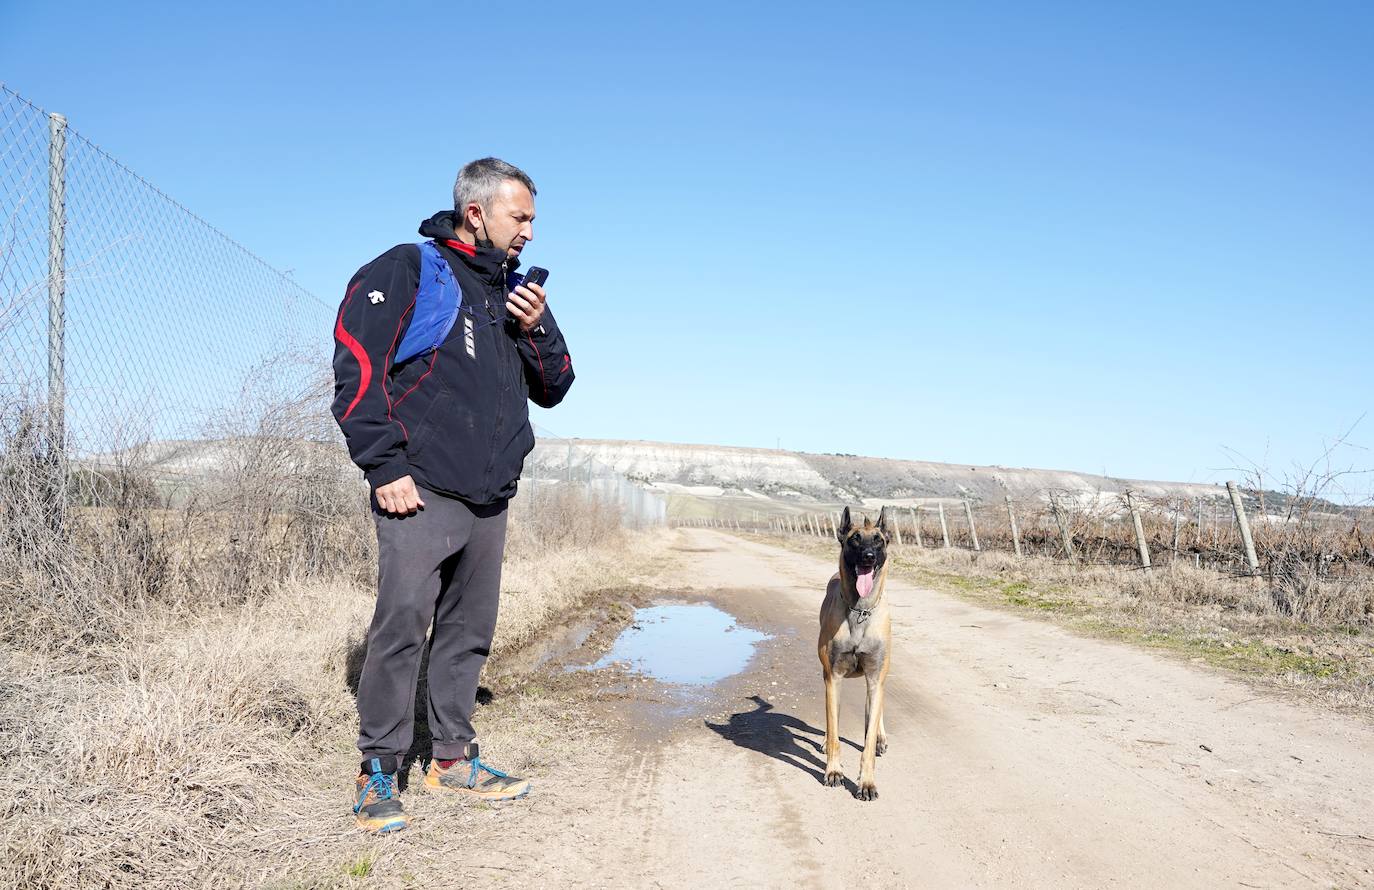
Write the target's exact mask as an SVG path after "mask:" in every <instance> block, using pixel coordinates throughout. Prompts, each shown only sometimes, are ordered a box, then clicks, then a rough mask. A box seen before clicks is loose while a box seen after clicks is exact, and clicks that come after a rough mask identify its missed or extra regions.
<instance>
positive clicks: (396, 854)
mask: <svg viewBox="0 0 1374 890" xmlns="http://www.w3.org/2000/svg"><path fill="white" fill-rule="evenodd" d="M677 534H678V535H679V536H680V543H679V544H678V547H677V549H676V553H675V556H674V565H673V567H672V569H671V570H670V571H668V572H666V573H665V574H663V575H661V576H660V577H657V578H653V579H652V583H651V585H650V586H649V587H646V588H642V589H638V590H636V591H634V592H633V593H632V594H631V595H628V596H625V597H617V596H615V595H611V596H610V599H611V601H612V604H611V605H608V604H607V602H606V601H605V600H604V599H603V600H602V601H601V602H600V604H599V605H593V606H592V607H590V608H591V611H590V612H587V613H583V614H584V617H585V615H588V614H590V615H592V616H593V617H595V616H602V615H604V616H606V617H605V620H604V622H603V624H604V626H601V627H599V628H598V630H597V632H596V633H595V634H594V635H593V637H592V638H591V639H590V640H589V641H588V644H587V645H588V646H591V647H592V649H593V650H596V651H600V650H601V648H604V646H606V645H609V642H610V640H611V638H612V637H613V630H614V629H615V628H616V627H618V626H620V624H623V621H624V620H625V618H626V617H627V613H625V612H621V611H616V612H614V613H612V612H607V611H606V610H608V609H612V610H614V609H618V607H617V606H615V605H614V604H613V603H614V602H616V601H619V600H621V599H624V600H626V601H627V603H626V604H627V605H629V604H634V603H643V602H647V601H650V600H653V599H656V598H659V597H661V596H665V595H667V596H672V597H676V598H685V599H688V600H691V599H694V598H696V599H707V600H710V601H712V602H714V603H715V604H717V605H719V606H720V607H721V608H724V609H726V610H727V611H730V612H732V613H733V614H734V615H736V616H737V617H738V619H739V620H740V622H741V623H742V624H746V625H749V626H752V627H756V628H758V629H761V630H764V631H766V632H768V633H771V634H773V639H772V640H770V641H768V642H766V643H764V644H761V645H760V648H759V650H758V653H757V655H756V656H755V658H754V660H753V661H752V662H751V663H750V665H749V667H748V669H747V670H746V671H745V672H744V673H742V674H738V675H736V676H734V677H732V678H730V679H728V680H726V681H724V682H722V683H721V684H718V685H717V686H716V687H714V688H713V689H712V690H711V691H710V692H709V694H706V695H703V696H701V697H700V698H699V699H698V700H696V701H695V702H693V703H692V705H691V707H690V708H688V709H687V710H686V711H684V710H683V709H682V707H681V702H682V699H681V698H680V697H676V696H675V694H674V693H673V691H672V690H669V689H666V688H665V687H663V686H661V685H660V684H657V683H655V682H654V681H651V680H643V679H642V678H636V677H633V676H626V675H623V674H621V675H617V674H603V673H601V672H597V673H595V674H592V673H587V672H574V673H571V674H569V673H566V672H564V671H563V670H562V668H561V666H560V665H559V659H558V658H557V657H553V658H552V659H550V660H548V661H546V662H545V663H544V664H543V665H542V666H540V667H538V668H536V669H535V670H534V671H533V673H526V674H520V673H518V672H516V673H512V674H510V675H508V676H504V677H501V678H498V680H499V682H497V683H496V684H495V686H496V688H497V693H498V694H497V700H496V703H495V704H494V705H493V706H491V707H490V708H487V709H484V713H483V717H484V718H485V721H486V722H485V724H484V728H483V733H484V737H483V742H484V752H486V751H490V752H491V755H492V757H493V759H494V760H496V759H498V757H499V755H498V752H509V753H511V754H512V755H514V754H516V753H517V752H521V751H529V750H531V742H530V738H531V737H532V736H545V737H547V734H548V733H550V732H553V733H555V735H556V737H555V738H552V739H549V740H548V741H547V742H546V743H544V746H543V750H545V751H552V750H557V751H558V752H559V756H558V759H557V760H556V761H551V760H549V759H548V758H547V757H539V756H538V755H537V752H536V754H533V755H529V754H524V753H521V754H519V757H518V758H517V760H521V759H523V760H524V762H527V763H529V764H530V765H531V770H530V772H531V775H532V776H533V778H534V781H535V790H534V793H533V794H532V795H531V797H530V798H529V799H527V800H525V801H520V802H515V803H512V804H505V805H501V806H498V807H471V806H468V807H464V806H461V805H459V804H456V803H453V802H451V801H448V800H446V799H435V798H419V799H418V800H416V802H415V805H414V806H413V808H412V809H413V811H414V812H415V813H416V815H417V816H418V817H419V818H418V820H417V823H416V825H415V827H414V828H413V829H412V830H409V831H407V832H403V833H401V834H399V835H397V836H395V837H391V838H383V839H371V838H368V839H355V840H353V841H351V842H350V843H349V845H347V848H351V849H352V851H353V852H352V857H354V858H356V859H357V861H358V862H363V861H364V860H365V862H366V866H367V867H366V871H367V872H368V874H369V877H367V878H365V879H362V880H361V881H360V882H359V885H362V884H366V885H368V886H393V885H394V886H407V885H416V886H418V885H420V884H425V885H428V886H439V885H450V886H457V885H460V884H461V885H462V886H512V887H521V888H532V887H635V888H638V887H684V888H686V887H702V886H708V887H709V886H751V887H752V886H760V887H794V886H796V887H837V888H838V887H844V888H853V887H969V886H989V887H1004V886H1054V887H1103V886H1126V887H1160V886H1169V887H1215V886H1251V887H1316V886H1322V887H1331V886H1338V887H1361V886H1374V840H1371V839H1374V819H1372V817H1371V815H1370V808H1369V805H1368V803H1369V793H1368V789H1369V788H1371V787H1374V726H1371V724H1370V722H1369V721H1368V720H1367V719H1364V718H1362V717H1359V716H1354V715H1349V714H1341V713H1334V712H1331V711H1329V710H1323V709H1320V708H1318V707H1315V706H1313V705H1312V704H1310V703H1304V702H1294V701H1291V700H1288V699H1285V698H1284V697H1282V696H1280V695H1278V694H1277V693H1269V692H1267V691H1265V690H1264V689H1257V688H1256V687H1255V686H1254V685H1252V684H1247V683H1245V682H1243V681H1241V680H1237V679H1235V678H1234V677H1232V676H1229V675H1226V674H1223V673H1221V672H1219V671H1215V670H1213V669H1210V668H1207V667H1205V666H1201V665H1193V664H1188V663H1185V662H1181V661H1179V660H1177V659H1172V658H1167V657H1161V656H1159V655H1157V654H1154V653H1151V652H1148V651H1142V650H1140V649H1138V648H1135V647H1131V646H1126V645H1123V644H1120V643H1117V642H1112V641H1107V640H1100V639H1090V638H1084V637H1080V636H1075V635H1073V634H1071V633H1070V632H1068V631H1066V630H1064V629H1062V628H1059V627H1056V626H1053V625H1051V624H1046V623H1043V622H1037V621H1032V620H1028V619H1025V618H1022V617H1019V616H1017V615H1014V614H1008V613H1007V612H1006V611H1005V610H992V609H988V608H984V607H981V606H978V605H975V604H970V603H967V602H963V601H960V600H958V599H955V598H953V597H951V596H948V595H946V594H941V593H937V592H934V591H931V590H924V589H920V588H917V587H914V586H911V585H909V584H905V583H897V582H893V583H889V586H888V589H887V591H886V595H888V596H891V597H892V601H893V606H894V637H895V642H894V654H893V658H894V666H893V670H892V674H891V676H890V678H889V683H888V698H887V701H888V712H887V728H888V734H889V738H890V740H891V749H890V751H889V752H888V754H887V755H886V756H884V757H883V758H881V759H880V760H879V761H878V768H877V782H878V788H879V792H880V798H879V799H878V800H877V801H875V802H871V803H864V802H860V801H859V800H857V799H856V798H855V797H854V796H853V787H852V781H851V782H849V783H847V784H846V787H845V788H843V789H835V788H827V787H825V786H824V785H823V784H822V783H821V774H822V771H823V754H822V753H821V744H822V741H823V733H824V717H823V707H822V701H821V686H820V677H819V668H818V665H817V664H816V658H815V649H814V634H815V620H816V616H815V613H816V611H817V608H818V606H819V602H820V598H821V592H822V590H823V588H824V585H825V581H826V579H827V578H828V577H829V574H830V573H831V571H832V567H831V565H830V563H829V561H828V560H822V559H817V558H814V557H810V556H807V555H804V554H798V553H795V552H788V551H784V550H781V549H779V548H776V547H772V546H768V545H766V544H763V543H759V542H754V541H746V540H742V539H740V538H737V537H734V536H731V535H727V534H723V533H719V532H714V531H707V530H700V529H683V530H680V531H679V532H677ZM598 610H600V611H598ZM576 623H577V619H574V620H573V621H572V622H570V624H572V625H575V624H576ZM590 654H594V652H592V653H588V652H586V651H584V652H582V653H580V654H574V655H571V656H569V657H571V658H573V659H574V660H576V659H581V660H584V661H585V660H586V659H587V658H588V657H589V655H590ZM512 664H513V663H512ZM862 696H863V687H862V683H860V682H859V681H850V682H848V683H846V684H845V689H844V693H843V698H842V706H841V709H842V710H841V730H842V735H843V738H844V740H845V746H844V755H843V756H844V767H845V770H846V773H847V775H848V776H849V777H850V779H851V780H852V779H853V777H854V776H855V775H856V774H857V770H858V758H859V751H858V744H859V742H860V740H861V736H860V721H861V717H862V711H863V697H862ZM342 759H344V758H343V757H342V756H341V760H342ZM498 762H499V760H498ZM415 797H416V795H413V794H410V795H408V798H415ZM408 805H410V804H409V803H408ZM342 830H345V829H343V828H341V831H342ZM339 849H340V850H342V849H345V848H344V847H341V848H339ZM335 874H336V875H337V874H339V873H338V872H335ZM293 883H294V882H293ZM306 883H307V884H310V883H312V882H311V881H306ZM329 883H345V884H351V883H353V881H352V880H351V879H348V878H334V879H333V880H332V881H330V882H329Z"/></svg>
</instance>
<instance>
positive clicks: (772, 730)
mask: <svg viewBox="0 0 1374 890" xmlns="http://www.w3.org/2000/svg"><path fill="white" fill-rule="evenodd" d="M749 699H750V700H751V701H752V702H754V704H755V706H756V707H755V708H754V710H752V711H741V712H739V713H736V714H731V715H730V717H729V719H728V720H727V721H726V722H725V723H712V722H711V721H710V720H706V721H704V722H705V724H706V725H707V726H708V727H709V728H710V729H711V730H713V731H714V732H716V733H718V734H719V735H720V736H721V737H722V738H724V739H728V740H729V741H731V742H733V743H735V744H736V745H739V746H740V747H741V748H748V749H749V750H750V751H757V752H759V753H760V754H766V755H767V756H769V757H771V758H773V759H774V760H777V761H780V762H781V763H786V764H787V765H789V766H795V767H796V768H797V769H800V770H802V771H803V772H806V773H808V774H809V775H811V776H812V777H813V778H815V780H816V781H817V782H822V783H823V782H824V781H825V760H824V757H825V730H823V729H817V728H816V727H814V726H812V725H811V724H809V723H807V722H806V721H804V720H800V719H798V718H796V717H793V716H792V715H791V714H783V713H781V712H778V711H775V710H774V709H773V704H772V703H771V702H769V701H767V700H765V699H763V698H761V697H759V696H757V695H751V696H749ZM840 743H841V744H845V745H849V746H850V747H851V748H854V749H856V750H860V751H862V750H863V747H862V746H860V745H856V744H854V743H853V742H852V741H850V740H848V739H846V738H844V736H841V737H840ZM844 786H845V787H846V788H848V789H849V791H850V792H851V793H855V794H857V793H858V787H857V786H856V785H855V784H854V783H853V782H851V781H850V780H849V779H847V778H846V779H845V780H844Z"/></svg>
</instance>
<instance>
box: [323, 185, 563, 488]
mask: <svg viewBox="0 0 1374 890" xmlns="http://www.w3.org/2000/svg"><path fill="white" fill-rule="evenodd" d="M453 220H454V215H453V213H451V212H445V213H438V214H435V215H434V216H433V217H431V218H430V219H428V220H426V221H425V222H424V223H422V224H421V225H420V234H421V235H423V236H425V237H426V238H432V239H433V240H434V241H435V243H436V244H437V245H438V246H439V252H440V253H441V254H443V256H444V258H445V259H447V260H448V264H449V266H450V267H451V268H452V269H453V274H454V277H455V278H456V279H457V281H458V284H459V286H460V288H461V289H462V291H463V309H462V310H460V312H459V315H458V319H457V321H456V322H455V324H454V325H453V330H452V331H451V332H450V333H449V336H448V338H447V339H446V340H445V341H444V342H443V343H442V344H441V345H440V346H439V348H438V349H437V350H435V351H433V352H431V353H429V354H427V355H422V356H418V357H416V358H414V359H412V360H410V361H408V362H405V363H403V364H400V365H396V366H393V365H392V360H391V359H392V356H393V355H394V354H395V349H396V346H397V344H398V343H400V341H401V338H402V337H403V336H404V335H405V330H406V324H407V322H408V321H409V319H410V313H411V311H412V310H413V309H414V306H415V291H416V288H417V286H418V284H419V277H420V249H419V248H418V247H417V246H416V245H414V244H400V245H397V246H396V247H393V248H391V249H390V250H388V251H387V252H386V253H384V254H382V255H381V256H379V257H377V258H376V259H375V260H373V261H372V262H370V263H368V264H367V265H365V266H363V267H362V268H361V269H359V270H358V271H357V273H356V274H354V276H353V278H352V279H351V280H350V281H349V283H348V290H347V292H346V293H345V295H344V299H343V303H342V305H341V306H340V307H339V315H338V319H337V321H336V322H335V324H334V341H335V342H334V404H333V412H334V419H335V420H337V421H338V422H339V428H340V429H342V430H343V434H344V439H345V440H346V441H347V442H348V452H349V454H350V455H352V457H353V462H354V463H356V464H357V465H358V466H359V467H361V468H362V470H363V472H364V474H366V476H367V481H368V482H369V483H371V485H372V487H373V489H374V490H375V489H376V488H377V487H378V486H381V485H386V484H387V483H389V482H394V481H396V480H397V479H400V478H401V477H402V476H405V475H407V474H408V475H410V476H412V477H413V478H414V479H415V481H416V483H418V484H419V485H423V486H424V487H425V488H428V489H430V490H431V491H436V492H439V493H441V494H447V495H452V496H454V497H459V498H462V499H463V500H465V501H468V502H470V503H473V504H491V503H495V502H496V501H499V500H502V499H504V498H508V497H511V496H512V495H514V494H515V488H516V480H517V479H519V478H520V470H521V468H522V467H523V466H524V462H525V455H527V454H529V453H530V449H532V448H534V431H533V430H532V429H531V428H530V418H529V406H528V404H527V403H526V401H525V400H526V399H531V400H533V401H534V403H535V404H536V405H540V406H542V407H545V408H552V407H553V406H554V405H557V404H558V403H559V402H561V401H562V400H563V396H564V395H565V394H566V393H567V392H568V387H570V386H572V382H573V370H572V359H571V358H569V356H568V349H567V346H566V345H564V342H563V335H562V334H561V333H559V330H558V325H557V323H556V322H555V321H554V319H553V314H552V313H551V312H550V311H549V310H548V308H547V307H545V309H544V316H543V318H542V319H541V321H540V324H539V326H538V327H536V328H535V329H534V330H533V331H531V332H530V333H528V334H526V333H523V332H521V331H520V330H519V327H518V326H517V324H516V322H515V320H514V319H512V318H510V317H509V316H508V314H507V312H506V272H507V271H510V270H513V269H514V268H515V266H516V265H517V264H518V263H517V261H516V260H507V259H506V252H505V251H504V250H502V249H500V248H493V247H487V246H483V247H478V248H473V247H472V246H471V245H468V244H464V243H462V242H461V241H458V240H457V239H456V238H455V237H454V231H453Z"/></svg>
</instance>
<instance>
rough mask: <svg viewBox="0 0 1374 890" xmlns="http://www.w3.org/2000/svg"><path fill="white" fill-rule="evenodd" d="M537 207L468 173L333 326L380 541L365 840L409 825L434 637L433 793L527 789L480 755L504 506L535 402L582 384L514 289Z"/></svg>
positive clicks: (530, 300)
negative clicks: (411, 779) (418, 691)
mask: <svg viewBox="0 0 1374 890" xmlns="http://www.w3.org/2000/svg"><path fill="white" fill-rule="evenodd" d="M534 196H535V188H534V183H533V182H532V181H531V180H530V177H529V176H527V175H526V174H525V173H524V172H523V171H521V170H520V169H519V168H517V167H514V166H512V165H510V164H508V163H506V162H505V161H501V160H497V159H496V158H483V159H482V160H478V161H473V162H472V163H470V164H468V165H467V166H465V167H463V169H462V170H461V171H460V172H459V174H458V180H457V182H456V183H455V184H454V187H453V206H454V210H453V211H452V212H447V211H445V212H442V213H438V214H435V215H434V216H432V217H430V218H429V219H428V220H426V221H425V222H423V223H421V225H420V234H421V235H423V236H425V237H426V238H428V239H432V241H431V242H430V243H429V244H426V245H415V244H402V245H399V246H397V247H393V248H392V249H391V250H388V251H387V252H386V253H384V254H382V255H381V256H379V257H377V258H376V259H375V260H373V261H372V262H370V263H368V264H367V265H365V266H363V267H362V268H361V269H359V270H358V272H357V274H355V275H354V276H353V279H352V280H351V281H350V282H349V284H348V290H347V292H346V295H345V297H344V300H343V304H342V306H340V308H339V315H338V319H337V321H336V323H335V326H334V338H335V341H336V342H335V349H334V379H335V388H334V404H333V412H334V417H335V419H336V420H337V421H338V422H339V427H340V428H341V429H342V430H343V434H344V438H345V439H346V440H347V442H348V450H349V453H350V454H351V455H352V457H353V460H354V462H355V463H356V464H357V465H358V466H359V467H361V468H362V470H363V472H364V474H365V475H366V477H367V481H368V483H369V484H370V485H371V487H372V501H373V504H372V508H373V517H374V520H375V523H376V527H377V562H378V571H377V606H376V611H375V612H374V614H373V617H372V625H371V627H370V629H369V630H368V635H367V658H366V660H365V661H364V663H363V671H362V677H361V679H360V682H359V685H358V718H359V727H360V730H359V735H358V749H359V750H360V751H361V752H362V769H361V772H360V775H359V776H358V779H357V787H356V797H355V803H354V808H353V812H354V814H355V816H356V819H357V822H358V825H359V826H360V827H362V828H364V829H367V830H369V831H374V832H387V831H395V830H397V829H401V828H404V827H405V826H406V816H405V813H404V811H403V809H402V807H401V802H400V801H399V800H398V799H397V796H396V790H397V789H396V773H397V770H398V769H399V767H400V763H401V760H402V758H403V757H404V756H405V755H406V754H407V753H408V752H409V750H410V747H411V742H412V725H413V721H414V710H415V688H416V680H417V677H418V675H419V670H420V658H421V654H422V652H424V650H425V647H426V641H425V637H426V632H427V631H429V630H430V627H431V624H432V626H433V631H432V633H431V634H430V642H429V727H430V731H431V733H432V735H433V737H434V745H433V752H432V753H433V759H432V760H431V762H430V765H429V768H428V769H427V770H426V772H425V778H424V787H425V788H426V789H427V790H431V791H440V792H451V793H454V794H460V795H468V796H471V797H476V798H480V799H485V800H504V799H509V798H514V797H520V796H523V795H524V794H525V793H526V792H528V790H529V782H528V781H526V780H524V779H519V778H515V777H513V776H509V775H507V774H505V773H503V772H501V771H500V770H497V769H494V768H492V767H489V766H487V765H486V764H485V763H483V761H482V760H481V759H480V758H479V756H478V748H477V743H476V741H475V732H474V730H473V727H472V712H473V708H474V706H475V701H476V696H477V675H478V673H479V672H480V671H481V668H482V665H483V663H484V662H485V661H486V658H487V654H488V652H489V651H490V648H491V639H492V634H493V632H494V631H495V628H496V610H497V595H498V590H499V588H500V584H501V557H502V551H503V549H504V547H505V539H506V504H507V502H508V501H509V499H510V498H511V496H512V495H514V494H515V488H516V480H517V479H518V478H519V476H520V470H521V468H522V466H523V464H524V459H525V455H527V454H528V453H529V452H530V449H532V448H533V447H534V432H533V430H532V429H531V428H530V422H529V406H528V404H527V403H526V399H530V400H533V401H534V402H535V404H537V405H541V406H543V407H546V408H551V407H553V406H554V405H557V404H558V403H559V402H560V401H562V399H563V396H564V395H565V394H566V393H567V391H568V387H570V386H571V385H572V382H573V371H572V361H571V359H570V358H569V357H568V352H567V347H566V346H565V345H564V342H563V336H562V334H560V333H559V331H558V327H557V325H556V324H555V323H554V319H553V315H552V314H551V313H550V312H549V310H548V308H547V306H546V304H545V293H544V289H543V288H542V287H540V286H539V285H537V284H532V283H531V284H521V285H519V286H516V287H514V288H511V287H509V285H510V284H511V283H513V280H512V279H510V278H509V277H508V276H510V275H511V274H512V273H513V272H514V270H515V268H516V267H517V266H518V265H519V257H520V252H521V250H522V249H523V248H524V246H525V245H526V244H527V243H528V242H530V241H531V240H533V238H534V228H533V227H534ZM431 245H432V246H431ZM450 274H451V276H452V278H451V279H450V278H449V277H448V276H449V275H450ZM422 275H423V276H429V278H427V279H426V280H425V281H424V282H423V283H424V284H425V286H426V287H428V288H429V290H428V291H425V290H424V289H423V288H422V287H421V285H422ZM436 282H440V283H442V284H443V286H444V287H447V288H448V290H447V291H446V293H448V294H450V295H451V297H452V299H453V303H452V304H451V305H449V306H448V307H447V308H445V307H443V306H442V305H441V304H438V303H436V302H435V301H434V299H433V297H434V295H435V294H437V293H440V292H442V291H441V289H440V285H439V284H437V283H436ZM455 282H456V284H457V285H458V288H457V289H454V288H453V284H454V283H455ZM459 291H461V294H460V293H459ZM417 297H420V304H419V305H418V306H417ZM454 309H456V310H457V311H456V314H455V313H454V312H453V310H454ZM436 319H437V320H438V321H439V322H442V323H451V324H452V328H451V330H450V331H449V333H448V334H447V337H446V338H443V334H442V330H444V329H443V328H437V330H439V331H440V333H439V334H436V335H435V337H434V340H435V342H438V344H439V345H438V346H437V348H431V349H429V350H428V351H424V352H420V353H419V354H418V355H414V356H413V357H411V356H405V355H402V353H404V352H405V351H406V350H405V349H404V347H405V345H406V344H407V343H409V342H410V340H409V339H408V338H407V335H408V333H409V332H410V329H411V328H412V327H414V328H416V329H417V331H418V330H419V329H420V328H421V327H423V326H425V325H429V324H432V323H434V322H435V321H436ZM441 338H442V339H441ZM398 347H400V348H401V352H399V353H398ZM398 355H401V360H399V361H398V360H397V357H398Z"/></svg>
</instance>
